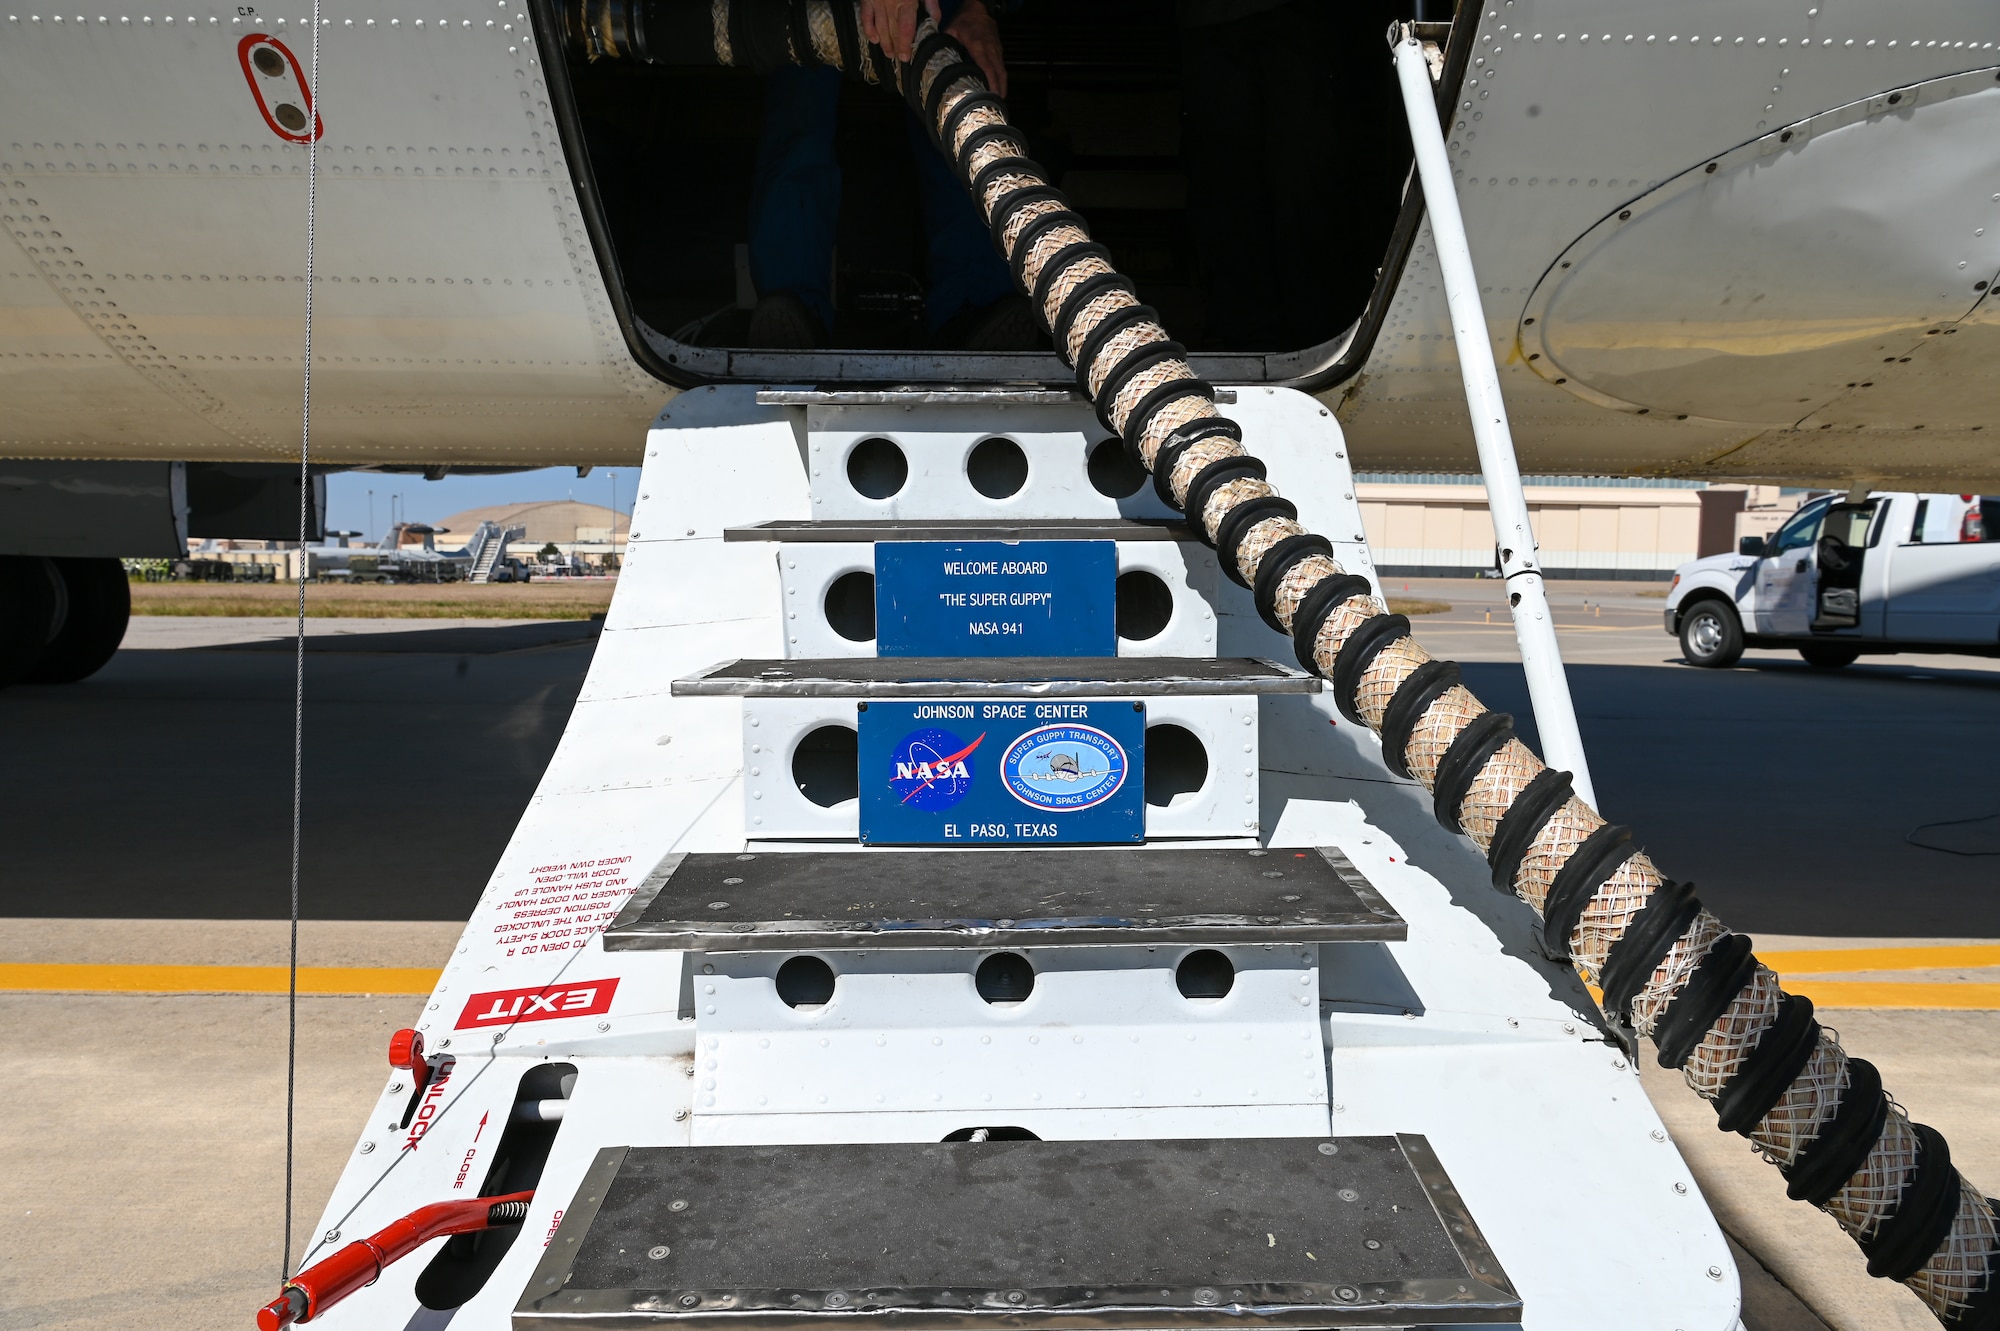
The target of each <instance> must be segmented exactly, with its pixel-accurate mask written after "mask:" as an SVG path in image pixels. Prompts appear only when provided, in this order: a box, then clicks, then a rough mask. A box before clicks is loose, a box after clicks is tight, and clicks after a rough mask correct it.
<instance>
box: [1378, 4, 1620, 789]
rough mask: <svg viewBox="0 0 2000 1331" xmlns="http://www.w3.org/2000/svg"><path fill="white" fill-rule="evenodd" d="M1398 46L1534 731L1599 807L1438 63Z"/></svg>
mask: <svg viewBox="0 0 2000 1331" xmlns="http://www.w3.org/2000/svg"><path fill="white" fill-rule="evenodd" d="M1393 45H1394V48H1395V53H1396V76H1397V79H1398V81H1399V82H1400V83H1401V84H1402V88H1403V110H1404V112H1405V113H1406V114H1407V115H1408V117H1409V121H1410V139H1411V142H1412V143H1413V144H1414V145H1415V147H1416V156H1417V177H1418V179H1419V181H1420V182H1421V183H1422V185H1423V191H1424V205H1425V208H1426V209H1427V210H1428V212H1429V214H1430V223H1431V239H1432V241H1433V242H1435V244H1436V245H1437V257H1438V269H1439V271H1440V273H1441V275H1442V276H1443V278H1444V295H1445V302H1446V304H1447V305H1448V306H1449V307H1450V310H1451V331H1452V337H1453V340H1454V341H1456V343H1457V344H1458V368H1459V374H1460V375H1461V376H1462V377H1463V378H1464V380H1465V403H1466V407H1467V408H1468V410H1469V411H1470V412H1471V415H1472V437H1473V440H1474V441H1475V442H1476V443H1477V445H1478V447H1479V471H1480V475H1481V476H1483V477H1484V478H1485V481H1486V506H1487V508H1488V510H1490V511H1491V513H1492V515H1493V539H1494V542H1495V544H1496V545H1497V546H1498V547H1499V551H1500V572H1501V575H1502V576H1503V577H1504V578H1505V579H1506V585H1507V604H1508V606H1509V608H1510V609H1511V610H1512V612H1513V617H1514V640H1515V641H1516V642H1517V643H1518V644H1520V649H1521V666H1522V668H1523V669H1524V670H1525V671H1526V673H1527V676H1528V697H1529V699H1530V700H1531V701H1532V702H1533V704H1534V708H1535V728H1536V729H1537V730H1539V731H1540V732H1541V737H1542V758H1543V760H1544V761H1545V762H1547V763H1548V764H1549V766H1551V767H1556V768H1562V769H1565V770H1567V771H1568V772H1570V774H1571V775H1572V777H1573V778H1574V786H1575V790H1576V793H1577V794H1578V795H1581V796H1582V797H1583V799H1584V800H1585V802H1587V803H1589V804H1590V805H1592V806H1593V807H1595V806H1596V804H1597V796H1596V792H1595V791H1594V790H1593V789H1592V787H1591V783H1590V768H1589V765H1588V764H1587V763H1586V762H1585V761H1584V757H1583V736H1582V734H1581V733H1580V732H1579V731H1578V730H1577V725H1576V704H1575V703H1574V702H1573V701H1572V700H1571V698H1570V693H1569V677H1568V676H1567V675H1566V674H1564V673H1563V662H1562V648H1561V647H1560V646H1558V645H1557V643H1556V626H1555V620H1554V619H1553V618H1551V617H1550V614H1549V600H1548V595H1547V592H1546V591H1545V589H1544V588H1543V586H1542V573H1541V569H1540V567H1539V566H1538V564H1537V558H1538V554H1539V547H1538V546H1537V545H1536V543H1535V533H1534V528H1533V527H1532V526H1530V525H1529V522H1528V500H1527V496H1526V495H1525V494H1523V493H1522V491H1521V464H1520V462H1519V461H1518V460H1516V458H1515V456H1514V436H1513V432H1512V431H1511V430H1509V429H1508V427H1507V405H1506V403H1505V402H1504V401H1503V400H1502V399H1501V396H1500V373H1499V371H1498V370H1497V369H1496V368H1495V367H1494V364H1493V344H1492V341H1491V338H1490V335H1489V334H1488V332H1487V328H1486V310H1485V307H1484V306H1483V305H1482V304H1481V302H1480V299H1479V278H1478V275H1477V274H1476V273H1474V272H1473V269H1472V250H1471V248H1470V246H1468V245H1467V243H1466V239H1465V219H1464V217H1463V216H1462V215H1460V213H1459V211H1458V191H1457V189H1456V187H1455V186H1454V185H1453V184H1452V179H1451V159H1450V158H1449V157H1447V156H1446V155H1445V145H1444V131H1443V128H1442V126H1441V125H1440V124H1439V123H1438V113H1437V97H1436V93H1435V92H1434V91H1433V89H1432V85H1431V74H1430V62H1429V60H1428V59H1427V58H1426V56H1425V53H1424V48H1423V44H1422V43H1421V42H1419V41H1418V40H1417V36H1416V31H1415V29H1414V28H1413V27H1412V26H1411V25H1409V24H1398V25H1397V27H1396V29H1395V39H1394V43H1393Z"/></svg>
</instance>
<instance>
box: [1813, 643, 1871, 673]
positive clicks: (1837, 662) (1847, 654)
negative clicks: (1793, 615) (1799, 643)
mask: <svg viewBox="0 0 2000 1331" xmlns="http://www.w3.org/2000/svg"><path fill="white" fill-rule="evenodd" d="M1799 655H1800V656H1803V657H1804V658H1805V659H1806V664H1807V665H1809V666H1811V667H1812V668H1813V669H1815V670H1838V669H1840V668H1841V667H1842V666H1850V665H1853V664H1854V663H1855V662H1856V661H1858V660H1860V659H1861V653H1860V651H1859V650H1858V649H1856V648H1853V647H1836V646H1834V645H1833V644H1832V643H1830V642H1816V643H1814V644H1813V645H1812V646H1810V647H1801V648H1799Z"/></svg>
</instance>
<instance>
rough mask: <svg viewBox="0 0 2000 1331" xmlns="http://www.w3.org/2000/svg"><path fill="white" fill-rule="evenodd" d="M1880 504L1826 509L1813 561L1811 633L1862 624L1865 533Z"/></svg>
mask: <svg viewBox="0 0 2000 1331" xmlns="http://www.w3.org/2000/svg"><path fill="white" fill-rule="evenodd" d="M1879 504H1880V501H1879V500H1875V499H1867V500H1863V501H1862V502H1860V503H1858V504H1848V503H1836V504H1831V505H1829V506H1828V507H1827V510H1826V521H1825V522H1824V523H1823V524H1822V525H1821V527H1820V536H1819V542H1818V544H1817V546H1816V547H1815V549H1814V552H1813V554H1814V562H1815V563H1816V564H1818V566H1819V587H1818V594H1817V595H1816V596H1815V597H1814V600H1813V617H1812V625H1811V627H1812V631H1813V632H1814V633H1830V632H1832V631H1834V630H1835V629H1851V628H1854V627H1856V626H1857V625H1859V624H1860V623H1861V565H1862V562H1863V560H1864V559H1865V558H1866V557H1867V554H1868V531H1869V526H1870V524H1871V523H1872V522H1873V521H1874V518H1875V512H1876V509H1877V507H1878V506H1879Z"/></svg>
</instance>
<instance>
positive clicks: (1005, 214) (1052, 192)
mask: <svg viewBox="0 0 2000 1331" xmlns="http://www.w3.org/2000/svg"><path fill="white" fill-rule="evenodd" d="M1005 160H1009V161H1026V160H1027V159H1025V158H1008V159H1005ZM1029 165H1031V166H1032V165H1033V163H1029ZM1035 170H1036V172H1037V173H1039V172H1040V171H1041V168H1040V167H1035ZM979 174H981V175H985V174H986V172H985V171H984V170H983V169H982V170H981V171H980V173H979ZM1031 203H1053V204H1056V205H1058V206H1059V207H1062V208H1068V207H1069V200H1068V199H1066V198H1064V197H1063V192H1062V191H1061V190H1059V189H1057V188H1056V187H1055V186H1054V185H1047V184H1043V185H1023V186H1021V187H1020V188H1019V189H1010V190H1008V191H1007V192H1006V193H1005V194H1002V195H1001V196H1000V202H998V203H996V204H994V205H993V226H992V232H993V248H994V250H995V251H996V252H997V253H998V254H999V255H1000V257H1001V258H1003V259H1004V258H1006V257H1007V246H1006V243H1005V237H1006V235H1007V223H1009V222H1011V221H1012V220H1014V214H1015V213H1018V212H1020V211H1021V209H1023V208H1025V207H1027V206H1028V205H1029V204H1031Z"/></svg>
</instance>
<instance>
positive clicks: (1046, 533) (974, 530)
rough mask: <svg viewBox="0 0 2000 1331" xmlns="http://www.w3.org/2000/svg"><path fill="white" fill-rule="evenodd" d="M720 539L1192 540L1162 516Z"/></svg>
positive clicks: (790, 526)
mask: <svg viewBox="0 0 2000 1331" xmlns="http://www.w3.org/2000/svg"><path fill="white" fill-rule="evenodd" d="M722 539H723V540H724V541H789V542H793V543H804V542H832V541H843V542H868V543H872V542H875V541H1193V540H1197V539H1199V538H1198V537H1196V536H1195V534H1194V529H1193V528H1191V527H1189V526H1188V525H1187V524H1186V523H1185V522H1180V521H1177V520H1168V519H1165V518H1123V519H1119V518H1112V519H1105V518H995V519H991V520H986V519H968V518H945V519H938V520H936V521H927V522H926V521H912V520H908V519H901V518H898V519H883V520H879V521H862V520H857V521H845V522H843V521H821V522H815V521H809V520H807V521H791V520H785V521H779V522H760V523H758V524H757V525H756V526H754V527H725V528H723V529H722Z"/></svg>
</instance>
